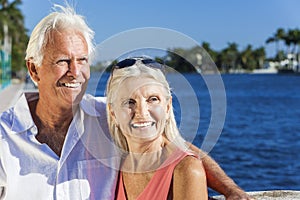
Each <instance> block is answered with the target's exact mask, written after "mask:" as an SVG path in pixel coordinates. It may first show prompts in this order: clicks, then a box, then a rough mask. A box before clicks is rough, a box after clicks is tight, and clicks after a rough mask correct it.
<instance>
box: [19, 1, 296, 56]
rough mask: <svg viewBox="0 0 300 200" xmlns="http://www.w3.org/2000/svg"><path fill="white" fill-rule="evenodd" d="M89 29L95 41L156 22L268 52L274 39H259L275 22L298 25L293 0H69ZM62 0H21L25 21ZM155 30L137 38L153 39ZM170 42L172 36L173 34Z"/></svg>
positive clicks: (217, 46)
mask: <svg viewBox="0 0 300 200" xmlns="http://www.w3.org/2000/svg"><path fill="white" fill-rule="evenodd" d="M69 2H71V4H72V5H75V9H76V12H77V13H79V14H81V15H83V16H85V18H86V20H87V22H88V24H89V25H90V27H91V28H92V29H93V30H94V31H95V42H96V44H99V43H102V42H103V41H106V40H107V39H109V38H111V37H114V36H115V35H118V34H120V33H123V32H124V31H125V32H126V31H128V30H133V29H137V28H143V27H159V28H164V29H168V30H172V31H176V32H178V33H180V34H183V35H185V36H187V37H189V38H191V39H193V40H194V41H196V42H197V43H199V44H202V42H208V43H209V44H210V47H211V48H212V49H214V50H216V51H220V50H222V49H224V48H226V47H227V46H228V43H233V42H234V43H236V44H237V45H238V48H239V50H242V49H244V48H246V46H247V45H249V44H250V45H252V47H253V48H258V47H265V49H266V52H267V56H268V57H270V56H274V54H275V44H266V43H265V41H266V40H267V39H268V38H269V37H271V36H273V35H274V33H275V32H276V30H277V29H278V28H284V29H285V30H288V29H294V28H300V1H299V0H226V1H225V0H185V1H183V0H181V1H180V0H177V1H176V0H151V1H150V0H149V1H142V0H127V1H121V0H119V1H116V0H109V1H108V0H105V1H103V0H69ZM53 3H56V4H64V1H63V0H23V4H22V5H21V6H20V9H21V11H22V13H23V14H24V16H25V27H26V28H27V29H28V33H29V34H30V33H31V31H32V29H33V28H34V26H35V25H36V24H37V23H38V22H39V21H40V20H41V19H42V18H43V17H45V16H46V15H47V14H49V13H50V11H51V8H52V5H53ZM157 37H159V36H155V37H154V36H153V37H146V38H143V40H147V39H148V40H149V42H151V40H155V39H156V38H157ZM173 41H174V43H176V42H177V41H176V40H173Z"/></svg>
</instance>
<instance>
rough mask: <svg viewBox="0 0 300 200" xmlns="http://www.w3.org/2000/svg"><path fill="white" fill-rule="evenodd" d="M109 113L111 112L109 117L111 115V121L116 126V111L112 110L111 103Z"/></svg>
mask: <svg viewBox="0 0 300 200" xmlns="http://www.w3.org/2000/svg"><path fill="white" fill-rule="evenodd" d="M108 111H109V115H110V117H111V119H112V120H113V121H114V123H115V124H117V123H116V122H117V120H116V115H115V112H114V110H113V108H112V105H111V103H108Z"/></svg>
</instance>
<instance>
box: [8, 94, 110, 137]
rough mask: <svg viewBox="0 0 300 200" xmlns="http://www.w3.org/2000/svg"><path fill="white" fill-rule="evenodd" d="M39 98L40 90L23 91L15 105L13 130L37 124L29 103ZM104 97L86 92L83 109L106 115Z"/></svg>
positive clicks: (93, 114)
mask: <svg viewBox="0 0 300 200" xmlns="http://www.w3.org/2000/svg"><path fill="white" fill-rule="evenodd" d="M38 98H39V94H38V92H31V93H23V94H22V95H21V97H20V98H19V99H18V101H17V103H16V105H15V107H14V110H13V112H14V115H13V124H12V131H13V132H16V133H19V132H24V131H26V130H28V129H30V128H32V127H34V126H35V124H34V121H33V119H32V116H31V113H30V109H29V106H28V103H29V102H31V101H34V100H37V99H38ZM105 100H106V98H104V97H94V96H92V95H89V94H86V95H84V96H83V99H82V101H81V102H80V107H81V109H82V110H83V111H84V112H85V113H86V114H88V115H90V116H94V117H99V116H103V117H105V116H106V112H105V110H106V106H105Z"/></svg>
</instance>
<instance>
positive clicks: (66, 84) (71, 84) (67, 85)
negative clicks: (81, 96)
mask: <svg viewBox="0 0 300 200" xmlns="http://www.w3.org/2000/svg"><path fill="white" fill-rule="evenodd" d="M62 85H63V86H65V87H69V88H76V87H79V86H80V83H63V84H62Z"/></svg>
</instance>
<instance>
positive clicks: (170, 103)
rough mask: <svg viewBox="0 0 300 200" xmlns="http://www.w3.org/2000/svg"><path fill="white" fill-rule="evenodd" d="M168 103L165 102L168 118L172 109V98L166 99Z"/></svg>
mask: <svg viewBox="0 0 300 200" xmlns="http://www.w3.org/2000/svg"><path fill="white" fill-rule="evenodd" d="M167 100H168V101H167V113H168V115H169V116H170V110H171V108H172V106H173V105H172V96H170V97H169V98H168V99H167Z"/></svg>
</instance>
